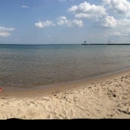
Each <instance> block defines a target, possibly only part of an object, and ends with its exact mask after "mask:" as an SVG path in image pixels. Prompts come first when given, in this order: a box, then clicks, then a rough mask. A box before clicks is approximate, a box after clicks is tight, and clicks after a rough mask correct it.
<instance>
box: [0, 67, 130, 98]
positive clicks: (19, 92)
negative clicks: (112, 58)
mask: <svg viewBox="0 0 130 130" xmlns="http://www.w3.org/2000/svg"><path fill="white" fill-rule="evenodd" d="M128 72H130V68H125V69H121V70H117V71H114V72H109V73H106V74H101V75H97V76H92V77H89V78H87V79H81V80H77V81H69V82H63V83H57V84H51V85H44V86H38V87H37V88H36V87H33V88H23V89H22V88H14V87H11V88H10V87H5V88H2V92H0V97H2V96H5V95H6V96H8V97H17V98H19V97H20V98H21V97H22V98H24V97H25V98H26V97H32V96H36V97H39V96H46V95H48V94H51V93H54V92H57V91H60V92H64V91H67V90H72V89H74V88H77V87H78V88H80V87H82V86H84V85H89V84H91V83H93V82H102V81H104V80H107V79H113V78H114V77H119V76H121V75H126V74H127V73H128Z"/></svg>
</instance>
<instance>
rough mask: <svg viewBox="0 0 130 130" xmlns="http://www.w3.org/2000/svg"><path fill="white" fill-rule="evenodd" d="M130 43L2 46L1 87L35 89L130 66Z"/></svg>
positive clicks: (0, 47)
mask: <svg viewBox="0 0 130 130" xmlns="http://www.w3.org/2000/svg"><path fill="white" fill-rule="evenodd" d="M129 50H130V46H128V45H122V46H118V45H113V46H107V45H100V46H98V45H93V46H89V45H87V46H82V45H76V44H69V45H68V44H63V45H61V44H51V45H24V44H22V45H18V44H17V45H9V44H8V45H7V44H6V45H4V44H1V45H0V86H2V87H14V88H32V87H39V86H46V85H52V84H58V83H64V82H70V81H76V80H82V79H87V78H91V77H93V76H99V75H103V74H107V73H112V72H113V71H114V72H115V71H118V70H122V69H127V68H129V67H130V53H129Z"/></svg>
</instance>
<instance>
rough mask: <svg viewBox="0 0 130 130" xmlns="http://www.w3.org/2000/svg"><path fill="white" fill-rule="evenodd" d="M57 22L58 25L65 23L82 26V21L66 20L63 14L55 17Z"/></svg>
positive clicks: (70, 25) (69, 25) (71, 25)
mask: <svg viewBox="0 0 130 130" xmlns="http://www.w3.org/2000/svg"><path fill="white" fill-rule="evenodd" d="M57 20H58V21H57V24H58V25H66V26H68V27H73V26H79V27H82V26H83V21H82V20H68V19H67V18H66V17H65V16H61V17H59V18H57Z"/></svg>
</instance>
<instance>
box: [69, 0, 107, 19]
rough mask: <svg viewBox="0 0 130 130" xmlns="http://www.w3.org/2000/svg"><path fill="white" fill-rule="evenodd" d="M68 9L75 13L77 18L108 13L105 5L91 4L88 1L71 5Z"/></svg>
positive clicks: (100, 15)
mask: <svg viewBox="0 0 130 130" xmlns="http://www.w3.org/2000/svg"><path fill="white" fill-rule="evenodd" d="M68 11H69V12H72V13H74V14H75V17H77V18H94V17H95V18H97V17H102V16H104V15H106V9H105V8H104V7H103V6H97V5H94V4H92V5H91V4H89V3H88V2H84V3H81V4H79V5H74V6H71V8H69V9H68Z"/></svg>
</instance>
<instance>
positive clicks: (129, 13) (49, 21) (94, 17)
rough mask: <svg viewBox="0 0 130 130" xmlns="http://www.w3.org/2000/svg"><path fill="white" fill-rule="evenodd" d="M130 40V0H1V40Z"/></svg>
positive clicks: (50, 42)
mask: <svg viewBox="0 0 130 130" xmlns="http://www.w3.org/2000/svg"><path fill="white" fill-rule="evenodd" d="M84 40H86V41H87V42H88V43H97V42H98V43H102V42H108V41H109V40H110V41H111V42H120V43H122V42H123V43H129V42H130V0H86V1H85V0H1V1H0V43H18V44H53V43H56V44H59V43H61V44H62V43H79V44H81V43H82V42H83V41H84Z"/></svg>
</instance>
